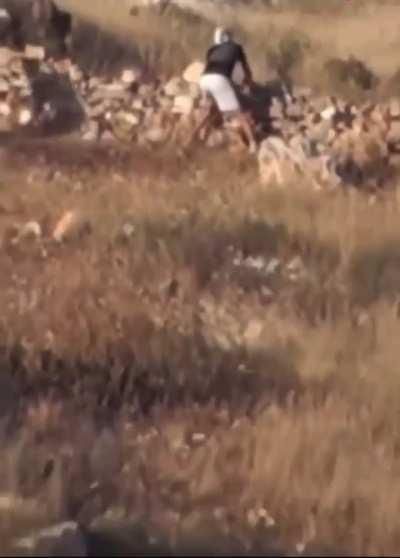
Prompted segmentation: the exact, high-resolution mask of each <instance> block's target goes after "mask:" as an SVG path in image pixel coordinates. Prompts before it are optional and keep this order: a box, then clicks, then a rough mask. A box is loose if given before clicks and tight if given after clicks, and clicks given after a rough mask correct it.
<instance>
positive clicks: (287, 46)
mask: <svg viewBox="0 0 400 558" xmlns="http://www.w3.org/2000/svg"><path fill="white" fill-rule="evenodd" d="M310 48H311V41H310V39H309V37H308V36H307V35H305V34H304V33H301V32H299V31H297V30H295V29H290V30H288V31H287V33H285V35H283V37H281V38H280V39H279V41H278V43H277V44H274V45H271V46H270V47H269V48H268V49H267V53H266V58H267V64H268V66H269V67H271V68H272V69H273V70H275V71H276V73H277V74H278V76H279V77H281V78H285V79H286V78H288V77H289V75H290V73H291V72H292V71H293V70H294V69H295V68H296V67H299V66H301V65H302V64H303V61H304V57H305V55H306V53H307V52H308V51H309V50H310Z"/></svg>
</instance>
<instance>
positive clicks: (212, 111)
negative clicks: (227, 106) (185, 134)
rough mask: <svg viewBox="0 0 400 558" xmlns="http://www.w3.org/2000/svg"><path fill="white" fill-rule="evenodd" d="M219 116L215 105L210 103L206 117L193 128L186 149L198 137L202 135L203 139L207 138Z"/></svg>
mask: <svg viewBox="0 0 400 558" xmlns="http://www.w3.org/2000/svg"><path fill="white" fill-rule="evenodd" d="M217 116H218V112H217V110H216V108H215V106H214V105H210V107H209V108H208V109H207V111H206V113H205V115H204V117H203V118H202V119H201V120H200V122H199V123H198V125H197V126H196V127H195V129H194V130H193V133H192V134H191V135H190V137H189V140H188V142H187V143H186V145H185V148H186V149H187V148H188V147H190V146H191V145H192V143H193V142H194V140H195V139H196V138H197V137H201V140H202V141H204V140H205V139H207V136H208V134H209V133H210V130H211V128H212V125H213V124H214V121H215V120H216V117H217Z"/></svg>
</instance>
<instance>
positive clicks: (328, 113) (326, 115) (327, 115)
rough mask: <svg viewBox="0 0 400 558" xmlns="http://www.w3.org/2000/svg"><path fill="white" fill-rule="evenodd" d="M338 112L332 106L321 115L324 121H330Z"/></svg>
mask: <svg viewBox="0 0 400 558" xmlns="http://www.w3.org/2000/svg"><path fill="white" fill-rule="evenodd" d="M335 112H336V108H335V107H333V106H331V107H328V108H326V109H324V110H323V111H322V112H321V113H320V114H321V117H322V118H323V119H324V120H330V119H331V118H332V117H333V115H334V114H335Z"/></svg>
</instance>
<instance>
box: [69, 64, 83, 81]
mask: <svg viewBox="0 0 400 558" xmlns="http://www.w3.org/2000/svg"><path fill="white" fill-rule="evenodd" d="M68 74H69V78H70V80H71V81H75V82H76V81H80V80H81V79H82V78H83V73H82V70H81V69H80V68H79V66H76V65H75V64H72V65H71V66H70V67H69V68H68Z"/></svg>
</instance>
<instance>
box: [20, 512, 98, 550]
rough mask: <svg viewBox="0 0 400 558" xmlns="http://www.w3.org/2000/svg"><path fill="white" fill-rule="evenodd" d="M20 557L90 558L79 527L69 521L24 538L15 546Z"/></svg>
mask: <svg viewBox="0 0 400 558" xmlns="http://www.w3.org/2000/svg"><path fill="white" fill-rule="evenodd" d="M13 550H14V551H18V552H19V554H18V555H19V556H53V557H54V558H56V557H58V556H74V557H78V556H79V557H81V556H82V557H83V556H88V549H87V545H86V541H85V536H84V534H83V532H82V530H81V528H80V527H79V525H78V524H77V523H75V522H73V521H67V522H65V523H60V524H58V525H55V526H52V527H48V528H47V529H42V530H41V531H38V532H37V533H35V534H32V535H31V536H27V537H23V538H20V539H19V540H17V541H16V542H15V544H14V549H13Z"/></svg>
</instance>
